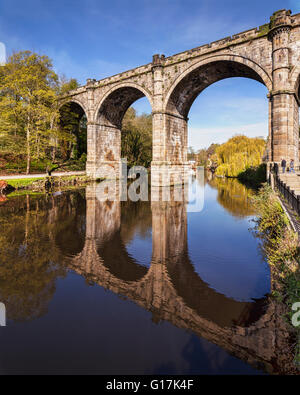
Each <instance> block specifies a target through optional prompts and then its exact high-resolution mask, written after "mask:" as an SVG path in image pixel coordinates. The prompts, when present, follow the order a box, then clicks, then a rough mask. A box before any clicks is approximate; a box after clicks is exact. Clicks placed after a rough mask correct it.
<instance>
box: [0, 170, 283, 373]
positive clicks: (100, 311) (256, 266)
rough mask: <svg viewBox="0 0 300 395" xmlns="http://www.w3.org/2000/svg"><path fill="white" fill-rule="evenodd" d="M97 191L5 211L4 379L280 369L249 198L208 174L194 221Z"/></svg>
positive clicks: (13, 204)
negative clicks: (100, 195) (108, 197)
mask: <svg viewBox="0 0 300 395" xmlns="http://www.w3.org/2000/svg"><path fill="white" fill-rule="evenodd" d="M191 182H192V181H191ZM193 182H196V181H193ZM97 188H98V187H97V186H95V185H92V186H87V187H86V188H85V189H77V190H72V191H64V192H56V193H54V194H53V195H38V194H30V195H22V196H11V197H9V198H8V200H6V201H4V202H2V203H1V205H0V225H1V235H0V243H1V246H0V251H1V255H0V302H2V303H4V304H5V306H6V311H7V323H6V327H1V328H0V349H1V353H0V373H1V374H268V373H274V372H276V371H278V369H279V368H278V365H279V362H278V358H279V359H280V355H278V354H280V352H279V351H278V349H276V347H275V346H274V336H275V332H276V328H277V321H276V320H277V319H278V317H276V306H274V303H273V302H270V298H269V293H270V289H271V288H270V287H271V285H270V283H271V280H270V269H269V265H268V263H267V262H266V260H265V258H264V257H263V255H262V253H261V250H260V248H259V240H258V239H257V238H256V237H255V236H254V234H253V232H252V231H251V228H253V226H254V223H253V219H254V218H255V211H254V208H253V206H252V204H251V199H250V196H251V195H252V194H253V193H254V192H253V191H251V190H249V189H247V188H246V187H245V186H243V185H242V184H240V183H239V182H238V181H237V180H233V179H231V180H230V179H228V180H226V179H218V178H212V177H206V179H205V183H204V185H203V186H201V188H200V189H201V191H200V192H199V193H204V195H203V196H204V206H203V209H201V210H199V211H196V212H195V211H193V210H189V209H188V205H187V204H186V203H184V202H175V201H173V202H172V201H171V202H167V203H166V202H160V201H152V202H132V201H126V202H120V201H100V200H99V199H98V197H97ZM275 321H276V322H275ZM276 336H277V335H276ZM282 336H284V334H283V335H282Z"/></svg>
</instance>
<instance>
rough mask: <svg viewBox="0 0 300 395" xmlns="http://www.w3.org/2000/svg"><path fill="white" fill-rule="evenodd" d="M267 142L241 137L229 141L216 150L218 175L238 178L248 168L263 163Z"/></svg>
mask: <svg viewBox="0 0 300 395" xmlns="http://www.w3.org/2000/svg"><path fill="white" fill-rule="evenodd" d="M265 148H266V142H265V140H264V139H262V138H258V137H254V138H250V137H247V136H243V135H239V136H234V137H232V138H231V139H229V140H228V141H227V142H226V143H224V144H222V145H220V146H219V147H217V149H216V155H217V161H218V168H217V171H216V173H217V174H219V175H225V176H228V177H237V176H238V175H239V174H240V173H241V172H243V171H245V170H246V169H248V168H251V167H255V166H258V165H260V164H261V163H262V157H263V154H264V151H265Z"/></svg>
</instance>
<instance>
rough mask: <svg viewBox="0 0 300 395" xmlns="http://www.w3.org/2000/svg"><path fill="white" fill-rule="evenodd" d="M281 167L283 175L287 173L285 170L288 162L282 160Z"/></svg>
mask: <svg viewBox="0 0 300 395" xmlns="http://www.w3.org/2000/svg"><path fill="white" fill-rule="evenodd" d="M281 167H282V173H285V168H286V160H285V159H283V158H282V161H281Z"/></svg>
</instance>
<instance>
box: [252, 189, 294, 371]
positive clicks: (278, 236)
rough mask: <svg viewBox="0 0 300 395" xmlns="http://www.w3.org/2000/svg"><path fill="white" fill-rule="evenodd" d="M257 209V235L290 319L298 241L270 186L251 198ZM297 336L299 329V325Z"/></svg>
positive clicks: (275, 294)
mask: <svg viewBox="0 0 300 395" xmlns="http://www.w3.org/2000/svg"><path fill="white" fill-rule="evenodd" d="M254 204H255V207H256V209H257V211H258V219H257V221H256V232H257V236H258V237H259V238H261V240H262V251H263V252H264V254H265V255H266V257H267V259H268V262H269V264H270V265H271V273H272V277H273V279H272V282H273V295H274V296H275V297H276V298H277V299H278V300H280V301H281V302H283V303H284V304H285V306H286V311H287V313H286V314H287V319H288V321H289V322H291V319H292V314H293V312H292V306H293V304H294V303H296V302H299V300H300V299H299V298H300V272H299V262H300V254H299V243H298V237H297V235H296V234H295V233H294V232H293V231H292V230H291V229H290V228H289V225H288V224H289V221H288V218H287V217H286V215H285V213H284V211H283V209H282V207H281V204H280V203H279V200H278V198H277V196H276V194H275V192H274V191H273V190H272V188H271V187H270V186H269V185H267V184H265V185H264V186H263V187H262V188H261V189H260V191H259V193H258V195H257V196H256V197H255V198H254ZM297 332H298V338H299V339H300V329H299V328H298V330H297ZM294 354H295V361H297V362H298V363H299V355H300V341H299V340H298V343H297V344H296V345H295V350H294Z"/></svg>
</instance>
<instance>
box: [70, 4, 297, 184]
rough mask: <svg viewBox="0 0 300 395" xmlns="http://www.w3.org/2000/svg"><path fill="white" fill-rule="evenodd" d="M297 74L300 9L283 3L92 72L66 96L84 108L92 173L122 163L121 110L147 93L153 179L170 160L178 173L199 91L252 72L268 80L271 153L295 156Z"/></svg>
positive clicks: (264, 81)
mask: <svg viewBox="0 0 300 395" xmlns="http://www.w3.org/2000/svg"><path fill="white" fill-rule="evenodd" d="M299 76H300V14H297V15H291V12H290V11H286V10H280V11H277V12H276V13H274V14H273V15H272V16H271V18H270V22H269V23H266V24H265V25H263V26H260V27H259V28H254V29H250V30H248V31H245V32H242V33H239V34H236V35H234V36H232V37H227V38H224V39H221V40H218V41H215V42H212V43H210V44H207V45H203V46H200V47H197V48H194V49H192V50H188V51H184V52H182V53H179V54H176V55H173V56H170V57H167V58H166V57H165V56H164V55H154V56H153V61H152V63H149V64H147V65H145V66H141V67H138V68H136V69H133V70H129V71H126V72H124V73H121V74H117V75H115V76H112V77H109V78H105V79H103V80H100V81H95V80H88V81H87V84H86V85H85V86H83V87H81V88H79V89H77V90H75V91H72V92H70V93H69V94H68V95H66V96H65V97H64V98H63V100H64V101H75V102H76V103H77V104H79V105H81V106H82V108H83V110H84V111H85V113H86V115H87V119H88V163H87V173H88V174H89V175H90V176H94V177H95V176H97V177H98V176H100V174H99V171H97V169H98V168H99V167H100V166H101V164H103V163H105V164H108V165H111V167H112V168H114V169H117V168H118V162H119V161H120V139H121V126H122V119H123V116H124V114H125V112H126V110H127V109H128V107H129V106H130V105H131V104H133V103H134V101H135V100H137V99H139V98H141V97H143V96H146V97H147V98H148V100H149V103H150V105H151V108H152V114H153V164H152V169H153V173H155V174H153V177H154V178H153V180H154V181H155V180H158V179H159V177H158V176H157V174H158V173H164V172H165V171H169V170H170V169H172V167H173V171H175V172H177V173H178V172H179V173H180V169H179V168H178V166H182V167H183V168H184V166H185V163H186V158H187V121H188V113H189V110H190V107H191V105H192V103H193V101H194V100H195V98H196V97H197V96H198V94H200V93H201V92H202V91H203V90H204V89H205V88H207V87H208V86H209V85H211V84H213V83H214V82H217V81H219V80H221V79H224V78H230V77H246V78H251V79H254V80H256V81H259V82H261V83H262V84H264V85H265V86H266V88H267V92H268V96H269V100H270V110H269V111H270V113H269V143H268V144H269V158H268V160H269V161H276V162H279V161H280V160H281V158H282V157H285V158H286V159H287V160H290V159H295V161H296V164H298V162H299V149H298V146H299V133H298V125H299V115H298V108H299ZM254 116H255V115H254ZM112 128H114V129H115V130H113V129H112ZM109 162H111V163H109ZM166 169H169V170H166Z"/></svg>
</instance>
